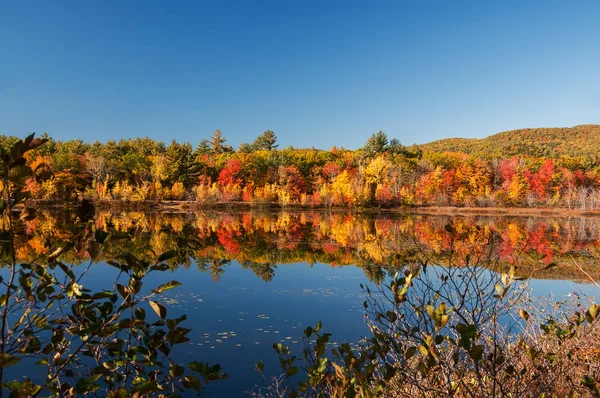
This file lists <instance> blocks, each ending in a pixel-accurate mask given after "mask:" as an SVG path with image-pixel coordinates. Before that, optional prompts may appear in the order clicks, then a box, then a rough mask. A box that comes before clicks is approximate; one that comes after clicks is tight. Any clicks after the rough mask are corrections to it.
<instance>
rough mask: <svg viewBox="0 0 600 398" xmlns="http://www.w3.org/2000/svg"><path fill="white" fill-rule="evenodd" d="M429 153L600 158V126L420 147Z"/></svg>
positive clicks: (536, 130) (538, 130)
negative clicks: (448, 152) (599, 156)
mask: <svg viewBox="0 0 600 398" xmlns="http://www.w3.org/2000/svg"><path fill="white" fill-rule="evenodd" d="M419 147H420V148H421V149H423V150H425V151H435V152H444V151H451V152H465V153H468V154H473V155H478V156H483V157H495V156H500V157H511V156H516V155H528V156H535V157H553V158H555V157H560V156H597V155H598V154H599V150H600V125H596V124H585V125H580V126H575V127H558V128H533V129H520V130H511V131H504V132H502V133H498V134H494V135H491V136H489V137H486V138H481V139H477V138H447V139H443V140H438V141H433V142H430V143H428V144H423V145H420V146H419Z"/></svg>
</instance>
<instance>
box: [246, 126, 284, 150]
mask: <svg viewBox="0 0 600 398" xmlns="http://www.w3.org/2000/svg"><path fill="white" fill-rule="evenodd" d="M276 142H277V136H276V135H275V133H274V132H273V131H271V130H267V131H265V132H264V133H262V134H261V135H259V136H258V137H257V138H256V140H254V143H253V144H252V146H253V147H254V149H256V150H257V151H261V150H262V151H270V150H272V149H275V148H277V147H278V146H279V145H275V143H276Z"/></svg>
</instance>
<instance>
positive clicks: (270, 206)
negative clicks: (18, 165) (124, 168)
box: [30, 200, 600, 217]
mask: <svg viewBox="0 0 600 398" xmlns="http://www.w3.org/2000/svg"><path fill="white" fill-rule="evenodd" d="M30 202H33V206H34V207H38V208H57V209H58V208H60V209H65V208H67V209H68V208H76V207H78V206H79V204H80V203H71V204H65V203H64V202H46V201H39V200H30ZM89 204H91V205H93V206H95V207H96V208H98V209H101V210H131V211H163V212H170V213H171V212H172V213H194V212H198V211H206V210H231V211H239V210H248V211H250V210H258V211H281V210H291V211H316V212H322V211H330V212H344V213H346V212H354V213H365V214H385V213H391V214H422V215H439V216H444V215H447V216H509V217H511V216H512V217H600V209H595V210H580V209H568V208H551V207H458V206H415V207H390V208H381V207H356V208H353V207H340V206H337V207H324V206H319V207H312V206H303V205H299V204H291V205H285V206H282V205H280V204H278V203H249V202H219V203H209V204H201V203H198V202H195V201H173V200H165V201H161V202H158V201H144V202H123V201H102V202H89Z"/></svg>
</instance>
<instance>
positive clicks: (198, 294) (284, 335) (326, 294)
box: [84, 262, 597, 397]
mask: <svg viewBox="0 0 600 398" xmlns="http://www.w3.org/2000/svg"><path fill="white" fill-rule="evenodd" d="M117 273H118V271H117V270H116V269H115V268H113V267H110V266H104V265H101V264H98V265H96V266H94V267H92V271H91V272H90V274H88V276H87V277H86V279H85V282H84V286H85V287H87V288H91V289H93V290H97V289H106V288H107V287H109V286H112V284H113V283H114V280H115V277H116V275H117ZM169 280H178V281H180V282H182V283H183V285H182V286H180V287H178V288H176V289H174V290H170V291H168V292H166V293H165V294H163V295H162V296H161V298H160V301H162V302H163V303H164V304H165V305H166V306H167V308H168V317H173V318H174V317H178V316H181V315H182V314H186V315H187V316H188V319H187V321H185V322H184V323H183V325H182V326H183V327H187V328H190V329H192V332H191V333H190V335H189V337H190V339H191V342H189V343H184V344H183V345H180V346H178V347H177V348H176V351H175V353H176V355H177V358H178V360H179V361H180V362H186V363H187V362H189V361H206V362H209V363H213V364H214V363H220V364H221V365H222V369H223V371H225V372H226V373H228V374H229V376H230V378H229V379H227V380H224V381H217V382H214V383H213V384H212V385H211V386H209V387H208V389H207V390H206V391H205V393H203V396H206V397H231V396H244V392H246V391H251V390H255V386H256V385H261V386H262V385H264V381H263V380H262V378H261V377H260V376H259V375H258V374H257V373H255V372H254V371H253V370H252V369H253V367H254V364H255V363H256V362H257V361H260V360H262V361H264V362H265V370H266V373H267V375H275V374H277V373H278V371H279V364H278V360H277V356H276V354H275V352H274V350H273V349H272V345H273V343H279V342H281V343H284V344H285V345H287V346H289V347H290V348H291V349H292V352H294V353H295V354H297V355H298V356H301V351H302V348H303V340H302V336H303V331H304V328H305V327H307V326H314V325H315V324H316V322H317V321H319V320H321V321H322V322H323V329H324V331H326V332H329V333H332V334H333V337H332V341H335V342H337V343H342V342H351V343H355V342H356V341H358V340H359V339H360V337H362V336H365V335H367V334H368V328H367V327H366V325H365V324H364V314H363V309H364V308H363V305H362V303H363V301H364V296H363V294H362V292H361V289H360V286H359V284H361V283H362V284H365V285H366V284H368V283H369V282H368V279H367V278H366V277H365V276H364V273H363V271H362V270H361V269H360V268H358V267H354V266H346V267H341V268H340V267H336V268H332V267H330V266H329V265H324V264H315V265H313V266H312V267H310V266H309V265H308V264H306V263H296V264H288V265H278V266H277V268H276V270H275V276H274V278H273V280H272V281H271V282H264V281H263V280H261V279H260V278H258V277H256V276H255V275H254V274H253V273H252V271H251V270H249V269H244V268H242V267H241V266H240V265H239V264H238V263H236V262H232V263H231V264H230V265H228V266H227V267H226V268H225V272H224V273H223V274H222V275H221V279H220V281H219V282H214V281H213V280H212V279H211V275H210V273H208V272H198V271H197V270H196V268H195V267H194V266H192V267H191V268H190V269H189V270H185V269H183V268H180V269H178V270H176V271H174V272H170V271H165V272H156V273H151V274H150V275H149V276H148V277H147V278H146V279H145V285H144V286H145V288H146V289H151V288H154V287H156V286H157V285H159V284H161V283H165V282H167V281H169ZM529 288H531V289H533V290H534V292H535V295H543V296H550V295H554V296H555V298H556V299H562V298H563V297H565V296H566V295H568V294H569V293H571V292H573V291H578V292H582V293H583V294H587V295H590V296H593V295H595V293H596V291H597V290H596V289H597V288H596V287H595V286H594V285H590V284H585V285H582V284H578V283H575V282H571V281H564V280H562V281H561V280H533V281H531V282H530V285H529ZM146 312H147V313H148V314H149V316H151V317H153V316H155V315H154V313H153V312H152V311H151V309H150V308H149V307H148V308H146ZM150 319H152V318H150Z"/></svg>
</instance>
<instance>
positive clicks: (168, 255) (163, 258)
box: [158, 250, 177, 263]
mask: <svg viewBox="0 0 600 398" xmlns="http://www.w3.org/2000/svg"><path fill="white" fill-rule="evenodd" d="M176 255H177V251H175V250H169V251H168V252H165V253H163V254H161V255H160V256H158V262H159V263H162V262H163V261H167V260H170V259H172V258H173V257H175V256H176Z"/></svg>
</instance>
